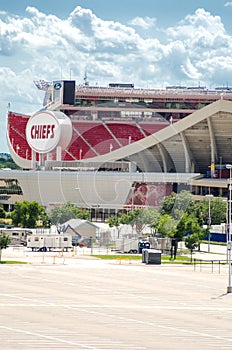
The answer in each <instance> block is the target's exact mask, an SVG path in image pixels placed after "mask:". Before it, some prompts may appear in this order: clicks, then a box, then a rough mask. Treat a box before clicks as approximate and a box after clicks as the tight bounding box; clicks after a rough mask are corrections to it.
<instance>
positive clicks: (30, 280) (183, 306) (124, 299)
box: [0, 251, 232, 350]
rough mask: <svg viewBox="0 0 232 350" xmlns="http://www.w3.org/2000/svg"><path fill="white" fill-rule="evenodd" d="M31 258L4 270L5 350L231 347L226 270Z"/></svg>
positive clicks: (1, 318) (0, 309)
mask: <svg viewBox="0 0 232 350" xmlns="http://www.w3.org/2000/svg"><path fill="white" fill-rule="evenodd" d="M4 254H5V255H7V254H8V255H9V251H8V253H7V252H4ZM28 256H30V263H28V264H26V265H19V264H17V265H4V264H2V265H0V274H1V288H0V339H1V348H2V349H4V350H14V349H15V350H29V349H30V350H31V349H43V350H44V349H46V350H48V349H49V350H50V349H59V350H60V349H65V350H67V349H76V350H77V349H78V350H81V349H91V350H132V349H133V350H155V349H158V350H170V349H172V350H177V349H178V350H186V349H188V350H197V349H203V348H204V350H218V349H221V350H222V349H231V348H232V323H231V319H232V294H226V289H227V279H228V278H227V277H228V274H227V269H228V267H227V266H222V267H221V270H220V273H218V272H216V271H215V272H214V273H212V272H211V269H210V268H207V267H206V268H203V269H202V270H200V269H196V270H194V268H193V266H189V265H168V266H167V265H165V264H162V265H144V264H143V263H141V262H140V261H138V262H133V261H128V260H123V261H118V260H113V261H103V260H98V259H93V258H91V257H87V256H81V255H77V256H74V257H72V256H70V255H69V256H68V255H67V256H66V257H65V258H64V257H61V256H60V257H57V258H56V261H54V257H52V256H49V255H46V253H45V258H44V257H43V255H40V254H39V255H36V254H35V253H33V254H31V255H30V254H29V253H28V252H27V259H29V258H28ZM41 259H42V260H41ZM21 260H22V259H21Z"/></svg>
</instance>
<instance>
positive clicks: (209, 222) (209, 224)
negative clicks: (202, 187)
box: [205, 194, 213, 253]
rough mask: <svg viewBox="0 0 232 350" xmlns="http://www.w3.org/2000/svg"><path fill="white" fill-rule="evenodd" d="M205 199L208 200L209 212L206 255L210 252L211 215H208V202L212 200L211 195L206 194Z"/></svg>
mask: <svg viewBox="0 0 232 350" xmlns="http://www.w3.org/2000/svg"><path fill="white" fill-rule="evenodd" d="M205 197H207V198H208V199H209V212H208V220H207V226H208V253H209V252H210V226H211V214H210V209H211V208H210V207H211V205H210V202H211V199H212V198H213V195H212V194H206V195H205Z"/></svg>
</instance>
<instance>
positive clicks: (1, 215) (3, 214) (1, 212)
mask: <svg viewBox="0 0 232 350" xmlns="http://www.w3.org/2000/svg"><path fill="white" fill-rule="evenodd" d="M5 217H6V212H5V210H4V209H3V207H2V206H0V218H1V219H5Z"/></svg>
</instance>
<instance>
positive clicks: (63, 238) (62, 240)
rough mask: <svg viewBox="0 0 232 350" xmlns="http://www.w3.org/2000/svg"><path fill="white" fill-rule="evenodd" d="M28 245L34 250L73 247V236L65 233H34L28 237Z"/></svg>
mask: <svg viewBox="0 0 232 350" xmlns="http://www.w3.org/2000/svg"><path fill="white" fill-rule="evenodd" d="M27 247H28V248H31V249H32V251H47V250H49V251H50V250H53V249H64V250H66V251H68V249H69V248H70V249H71V248H72V236H71V235H65V234H58V235H57V234H54V235H53V234H32V235H30V236H28V237H27Z"/></svg>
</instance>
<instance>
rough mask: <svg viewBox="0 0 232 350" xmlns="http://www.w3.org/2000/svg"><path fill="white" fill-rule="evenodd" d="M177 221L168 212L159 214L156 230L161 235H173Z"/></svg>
mask: <svg viewBox="0 0 232 350" xmlns="http://www.w3.org/2000/svg"><path fill="white" fill-rule="evenodd" d="M176 226H177V221H176V220H175V219H174V218H173V217H172V216H171V215H168V214H164V215H161V216H160V219H159V223H158V225H157V231H158V233H159V234H160V235H161V236H162V237H167V236H168V237H174V236H175V233H176Z"/></svg>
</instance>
